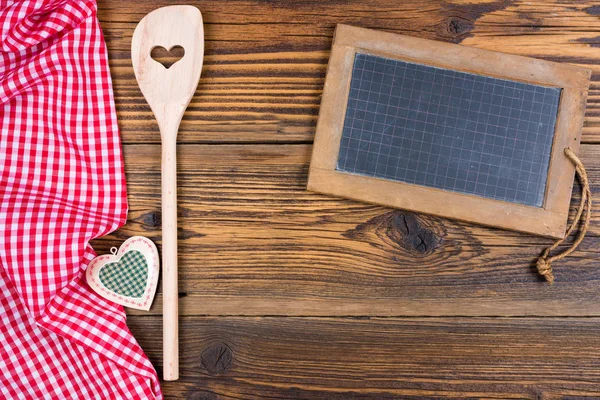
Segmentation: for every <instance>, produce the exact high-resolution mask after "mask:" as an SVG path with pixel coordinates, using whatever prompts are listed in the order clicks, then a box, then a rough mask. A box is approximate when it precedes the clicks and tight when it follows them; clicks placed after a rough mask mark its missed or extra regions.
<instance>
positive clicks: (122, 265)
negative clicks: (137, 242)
mask: <svg viewBox="0 0 600 400" xmlns="http://www.w3.org/2000/svg"><path fill="white" fill-rule="evenodd" d="M99 278H100V282H102V284H103V285H104V286H106V288H108V289H109V290H111V291H113V292H115V293H117V294H120V295H122V296H127V297H134V298H139V297H142V296H143V295H144V291H145V290H146V284H147V281H148V262H147V261H146V257H144V255H143V254H142V253H141V252H139V251H137V250H131V251H128V252H127V253H125V254H123V257H121V259H120V260H119V261H118V262H112V263H107V264H106V265H104V267H102V269H101V270H100V274H99Z"/></svg>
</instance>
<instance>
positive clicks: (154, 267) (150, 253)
mask: <svg viewBox="0 0 600 400" xmlns="http://www.w3.org/2000/svg"><path fill="white" fill-rule="evenodd" d="M131 250H137V251H139V252H141V253H142V254H143V255H144V257H146V261H147V262H148V281H147V286H146V291H145V292H144V295H143V296H142V297H141V299H140V298H136V297H128V296H123V295H120V294H117V293H115V292H113V291H111V290H110V289H108V288H107V287H106V286H104V285H103V284H102V282H100V278H99V275H100V270H101V269H102V267H103V266H104V265H106V264H108V263H111V262H118V261H120V260H121V257H123V254H125V253H126V252H128V251H131ZM158 260H159V257H158V249H157V248H156V245H155V244H154V243H153V242H152V241H151V240H150V239H148V238H145V237H143V236H133V237H130V238H129V239H127V240H126V241H125V242H123V244H122V245H121V247H119V250H118V251H117V252H116V253H115V254H105V255H101V256H98V257H96V258H94V259H93V260H92V261H91V262H90V264H89V265H88V267H87V270H86V271H85V277H86V280H87V283H88V285H90V287H91V288H92V290H94V292H96V293H98V294H99V295H100V296H102V297H104V298H105V299H107V300H110V301H112V302H115V303H117V304H121V305H122V306H125V307H130V308H135V309H137V310H144V311H148V310H150V307H151V306H152V301H153V300H154V294H155V293H156V288H157V286H158V274H159V270H160V264H159V262H158Z"/></svg>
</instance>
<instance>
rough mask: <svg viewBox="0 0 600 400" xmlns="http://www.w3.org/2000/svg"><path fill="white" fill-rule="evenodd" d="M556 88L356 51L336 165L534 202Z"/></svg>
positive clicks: (539, 199)
mask: <svg viewBox="0 0 600 400" xmlns="http://www.w3.org/2000/svg"><path fill="white" fill-rule="evenodd" d="M560 95H561V89H560V88H555V87H546V86H541V85H536V84H529V83H522V82H516V81H511V80H505V79H496V78H492V77H489V76H482V75H477V74H471V73H465V72H459V71H454V70H449V69H443V68H437V67H433V66H428V65H421V64H416V63H410V62H405V61H399V60H393V59H388V58H384V57H379V56H373V55H368V54H361V53H357V54H356V55H355V59H354V68H353V70H352V77H351V81H350V92H349V96H348V105H347V109H346V116H345V120H344V126H343V131H342V138H341V143H340V149H339V156H338V160H337V167H336V169H337V170H338V171H342V172H346V173H352V174H359V175H365V176H370V177H376V178H382V179H388V180H393V181H400V182H406V183H412V184H417V185H423V186H428V187H432V188H438V189H444V190H450V191H455V192H460V193H466V194H472V195H477V196H481V197H486V198H489V199H494V200H502V201H507V202H512V203H518V204H524V205H529V206H535V207H542V205H543V201H544V194H545V190H546V181H547V178H548V165H549V162H550V154H551V150H552V142H553V137H554V130H555V124H556V117H557V111H558V106H559V99H560Z"/></svg>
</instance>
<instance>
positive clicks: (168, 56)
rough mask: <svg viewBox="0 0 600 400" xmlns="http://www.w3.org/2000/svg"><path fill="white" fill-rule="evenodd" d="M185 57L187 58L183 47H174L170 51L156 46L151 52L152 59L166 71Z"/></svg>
mask: <svg viewBox="0 0 600 400" xmlns="http://www.w3.org/2000/svg"><path fill="white" fill-rule="evenodd" d="M183 56H185V50H184V48H183V47H181V46H173V47H171V48H170V49H169V50H167V49H165V48H164V47H162V46H155V47H153V48H152V50H151V51H150V57H152V59H153V60H154V61H156V62H157V63H159V64H162V66H163V67H165V68H166V69H169V68H170V67H171V66H172V65H173V64H175V63H176V62H177V61H179V60H181V59H182V58H183Z"/></svg>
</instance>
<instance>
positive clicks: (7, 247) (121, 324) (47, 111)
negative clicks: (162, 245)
mask: <svg viewBox="0 0 600 400" xmlns="http://www.w3.org/2000/svg"><path fill="white" fill-rule="evenodd" d="M126 216H127V198H126V191H125V177H124V173H123V161H122V156H121V149H120V141H119V132H118V127H117V121H116V114H115V108H114V101H113V94H112V83H111V78H110V73H109V69H108V61H107V53H106V46H105V43H104V38H103V36H102V31H101V30H100V26H99V24H98V20H97V17H96V4H95V1H94V0H17V1H15V0H0V343H1V346H2V348H1V349H0V397H2V398H9V399H13V398H14V399H42V398H44V399H137V398H143V399H147V398H152V399H153V398H162V394H161V392H160V387H159V382H158V378H157V375H156V372H155V371H154V368H153V367H152V365H151V364H150V361H149V360H148V359H147V358H146V356H145V355H144V353H143V352H142V350H141V348H140V347H139V345H138V344H137V342H136V341H135V339H134V338H133V336H132V334H131V333H130V332H129V329H128V328H127V325H126V324H125V313H124V311H123V308H122V307H121V306H118V305H115V304H113V303H110V302H108V301H106V300H104V299H102V298H101V297H99V296H98V295H96V293H94V292H93V291H92V290H91V289H90V288H89V287H88V286H87V284H86V283H85V278H84V270H85V268H86V266H87V263H88V262H89V261H90V260H91V259H92V258H93V257H94V251H93V250H92V248H91V247H90V245H89V241H90V240H91V239H93V238H96V237H99V236H102V235H105V234H107V233H109V232H112V231H114V230H115V229H117V228H118V227H119V226H121V225H122V224H124V223H125V220H126Z"/></svg>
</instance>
